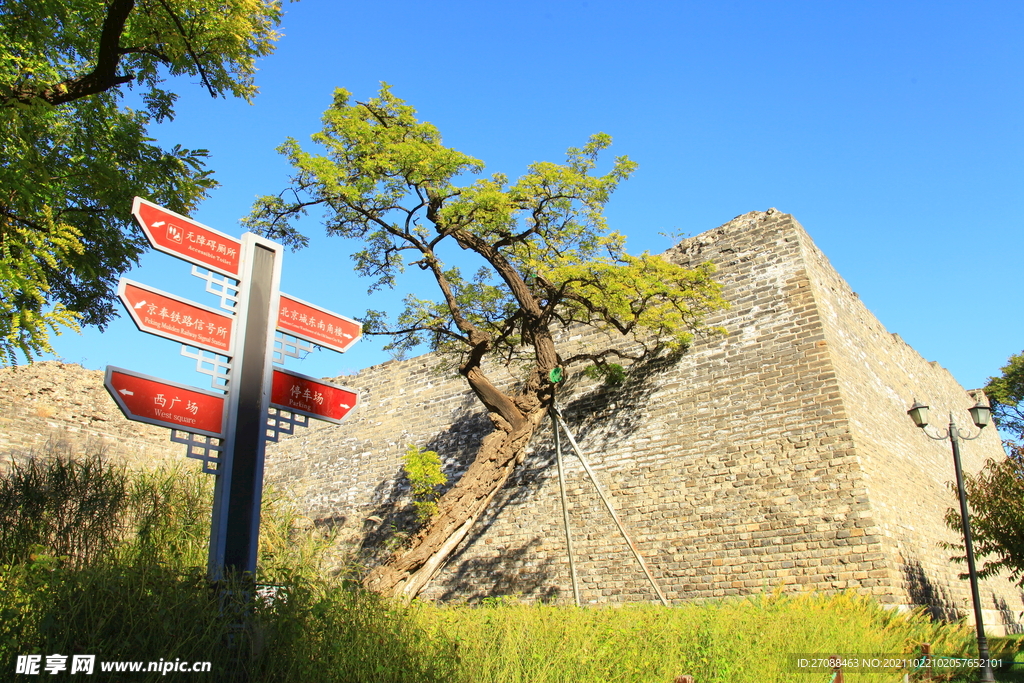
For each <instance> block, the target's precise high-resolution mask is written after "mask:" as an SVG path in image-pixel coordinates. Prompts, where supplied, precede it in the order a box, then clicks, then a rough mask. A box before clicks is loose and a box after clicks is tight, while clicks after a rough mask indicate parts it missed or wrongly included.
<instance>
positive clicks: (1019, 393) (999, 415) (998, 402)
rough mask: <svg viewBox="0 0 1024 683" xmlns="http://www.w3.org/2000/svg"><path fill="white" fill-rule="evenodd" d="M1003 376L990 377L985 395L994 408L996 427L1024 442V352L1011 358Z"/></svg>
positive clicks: (1003, 369)
mask: <svg viewBox="0 0 1024 683" xmlns="http://www.w3.org/2000/svg"><path fill="white" fill-rule="evenodd" d="M1002 371H1003V374H1002V375H1000V376H999V377H989V379H988V385H987V386H986V387H985V394H986V395H987V396H988V398H989V401H990V402H991V406H992V416H993V418H995V422H996V426H997V427H999V428H1000V429H1003V430H1005V431H1008V432H1010V433H1012V434H1013V435H1014V436H1015V437H1016V438H1017V439H1020V440H1024V411H1022V410H1021V408H1022V406H1021V401H1024V352H1022V353H1018V354H1016V355H1013V356H1010V359H1009V361H1008V362H1007V363H1006V365H1004V366H1003V367H1002Z"/></svg>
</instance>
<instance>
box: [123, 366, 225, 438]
mask: <svg viewBox="0 0 1024 683" xmlns="http://www.w3.org/2000/svg"><path fill="white" fill-rule="evenodd" d="M103 386H105V387H106V388H107V391H108V392H110V395H111V396H113V397H114V401H116V402H117V405H118V407H120V408H121V412H122V413H124V414H125V417H127V418H128V419H130V420H135V421H136V422H146V423H148V424H151V425H156V426H158V427H170V428H171V429H180V430H182V431H190V432H192V433H194V434H204V435H206V436H215V437H218V438H220V437H222V436H224V395H223V394H218V393H216V392H213V391H206V390H205V389H197V388H195V387H188V386H185V385H184V384H178V383H177V382H168V381H167V380H165V379H157V378H156V377H150V376H148V375H143V374H140V373H138V372H132V371H131V370H123V369H121V368H115V367H113V366H110V365H108V366H107V374H106V377H104V379H103Z"/></svg>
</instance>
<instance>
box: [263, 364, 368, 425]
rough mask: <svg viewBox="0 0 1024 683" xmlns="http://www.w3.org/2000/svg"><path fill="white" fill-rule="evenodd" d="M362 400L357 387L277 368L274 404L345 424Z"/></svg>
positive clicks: (292, 410)
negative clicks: (343, 421) (356, 389)
mask: <svg viewBox="0 0 1024 683" xmlns="http://www.w3.org/2000/svg"><path fill="white" fill-rule="evenodd" d="M358 404H359V394H358V393H356V392H355V391H354V390H353V389H349V388H348V387H343V386H341V385H338V384H331V383H330V382H325V381H323V380H322V379H316V378H314V377H307V376H306V375H300V374H299V373H297V372H290V371H288V370H279V369H277V368H275V369H274V380H273V383H272V385H271V389H270V405H272V406H273V407H275V408H281V409H282V410H288V411H290V412H293V413H298V414H299V415H306V416H308V417H312V418H315V419H317V420H326V421H327V422H333V423H334V424H341V422H342V420H344V419H345V417H346V416H347V415H348V414H349V413H350V412H352V411H353V410H354V409H355V407H356V406H357V405H358Z"/></svg>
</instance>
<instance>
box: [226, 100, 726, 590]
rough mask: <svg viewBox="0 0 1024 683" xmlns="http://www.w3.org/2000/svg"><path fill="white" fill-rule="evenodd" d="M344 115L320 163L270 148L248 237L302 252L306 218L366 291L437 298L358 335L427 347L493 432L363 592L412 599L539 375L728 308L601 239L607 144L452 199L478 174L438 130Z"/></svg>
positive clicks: (617, 166) (678, 341) (524, 429)
mask: <svg viewBox="0 0 1024 683" xmlns="http://www.w3.org/2000/svg"><path fill="white" fill-rule="evenodd" d="M349 99H350V96H349V93H348V92H346V91H345V90H337V91H336V92H335V95H334V102H333V104H332V106H331V107H330V108H329V109H328V110H327V112H325V114H324V117H323V123H324V127H323V130H322V131H321V132H320V133H318V134H316V135H314V136H313V139H314V141H315V142H317V143H318V144H319V145H321V146H322V147H323V148H325V149H326V155H314V154H311V153H309V152H306V151H304V150H303V149H302V148H300V146H299V144H298V143H297V142H296V141H295V140H292V139H289V140H288V141H286V142H285V143H284V144H283V145H282V147H281V148H280V151H281V152H282V153H284V154H286V155H287V156H288V158H289V159H290V160H291V163H292V165H293V166H294V168H295V176H294V178H293V180H292V183H291V187H290V188H289V189H287V190H286V191H284V192H282V193H280V194H279V195H276V196H266V197H262V198H261V199H259V200H258V202H257V204H256V205H255V206H254V209H253V213H252V214H251V215H250V216H249V218H248V219H246V221H245V222H246V223H247V225H248V227H249V228H250V229H254V230H256V231H258V232H261V233H262V234H264V235H266V236H268V237H271V238H274V239H278V240H281V241H283V242H285V243H286V244H290V245H291V246H294V247H301V246H304V245H305V244H306V238H305V237H304V236H303V235H302V234H301V233H300V232H299V231H298V229H297V228H296V227H295V226H294V224H293V223H294V220H295V219H296V218H297V217H298V216H300V215H302V214H303V213H305V211H306V210H307V209H308V208H309V207H311V206H318V207H321V208H322V209H323V210H324V212H325V221H326V229H327V232H328V233H329V234H331V235H340V236H342V237H348V238H353V239H356V240H359V241H360V242H361V243H362V248H361V249H360V250H359V251H358V252H357V253H355V254H354V255H353V257H354V259H355V263H356V268H357V270H358V272H359V273H360V274H362V275H365V276H368V277H370V278H373V281H372V285H371V291H372V290H374V289H377V288H380V287H393V286H395V284H396V281H397V280H396V279H397V277H398V275H399V274H400V273H401V272H402V270H403V268H404V267H405V266H406V265H408V266H416V267H418V268H420V269H422V270H423V271H425V272H427V273H429V275H430V276H432V278H433V280H434V281H435V282H436V284H437V286H438V289H439V292H440V297H439V300H431V299H425V298H420V297H419V296H417V295H415V294H409V295H408V297H407V298H406V299H405V309H404V311H403V312H402V313H401V314H400V315H399V316H397V320H395V321H391V320H389V318H388V316H387V315H385V314H384V313H382V312H379V311H368V312H367V314H366V320H365V327H364V331H365V332H367V333H372V334H387V335H392V341H391V343H390V344H389V345H388V347H386V348H390V349H392V350H395V351H407V350H411V349H413V348H416V347H418V346H419V345H420V344H421V343H423V342H428V343H429V345H430V347H431V348H432V349H433V350H435V351H439V352H441V354H442V355H443V356H444V357H446V358H448V359H450V361H451V363H452V365H453V366H454V367H457V369H458V372H459V373H460V374H461V375H462V376H463V377H464V378H465V379H466V381H467V382H468V384H469V386H470V388H471V389H472V391H473V392H474V393H475V394H476V396H477V398H478V399H479V400H480V402H481V403H482V404H483V406H484V408H485V409H486V411H487V414H488V416H489V417H490V420H491V422H492V423H493V431H491V432H490V434H488V435H487V436H486V437H485V438H484V439H483V440H482V441H481V443H480V446H479V449H478V451H477V453H476V456H475V458H474V460H473V462H472V464H471V465H470V467H469V468H468V470H467V471H466V472H465V474H463V475H462V477H461V478H460V479H459V480H458V481H457V482H456V483H455V484H454V486H453V487H452V488H450V489H449V490H448V491H447V492H446V493H445V494H444V495H443V496H442V497H441V499H440V500H439V501H438V509H437V512H436V514H435V515H434V516H433V517H431V519H430V520H429V522H428V523H427V524H426V525H424V526H423V527H422V528H421V529H420V530H419V532H418V533H417V534H416V535H415V536H414V537H413V538H412V540H411V544H410V546H409V547H408V548H406V549H405V550H403V551H401V552H398V553H396V554H394V555H393V556H392V557H391V558H390V559H389V560H388V561H387V562H386V563H384V564H383V565H381V566H379V567H377V568H375V569H374V570H373V571H371V572H370V574H369V575H368V576H367V577H366V579H365V580H364V585H365V586H366V587H368V588H370V589H372V590H375V591H377V592H380V593H383V594H388V595H394V596H403V597H405V598H412V597H414V596H415V595H416V594H417V593H419V591H420V590H421V589H422V588H423V586H424V585H425V584H426V582H427V581H428V580H429V579H430V578H431V576H432V575H433V574H434V573H435V572H436V571H437V569H438V568H439V567H440V565H441V564H442V563H443V562H444V560H445V558H446V557H448V556H449V555H450V554H451V553H452V552H453V551H454V550H455V548H456V547H457V546H458V544H459V543H460V542H461V541H462V539H463V538H465V536H466V534H467V533H468V532H469V530H470V528H471V527H472V526H473V524H474V522H475V521H476V520H477V519H478V518H479V517H480V515H481V514H482V513H483V511H484V510H485V509H486V507H487V505H488V503H489V502H490V501H491V499H492V498H493V497H494V495H495V494H496V493H497V492H498V490H499V489H500V488H501V487H502V486H503V485H504V483H505V482H506V481H507V480H508V477H509V476H510V475H511V474H512V472H513V471H514V469H515V467H516V466H517V465H518V464H519V463H520V462H522V460H523V458H524V455H525V449H526V446H527V445H528V443H529V441H530V439H531V437H532V436H533V433H534V431H535V430H536V428H537V426H538V425H539V424H540V422H541V420H542V419H543V418H544V416H545V414H546V411H547V408H548V406H550V404H551V400H552V384H551V382H550V380H549V373H550V371H551V370H552V369H554V368H556V367H567V366H570V365H572V364H575V363H584V362H586V363H590V364H593V365H594V366H595V367H597V368H598V369H599V370H603V371H605V372H606V373H612V372H614V371H615V367H616V364H614V363H612V362H611V361H613V360H622V359H627V360H637V359H639V358H640V357H642V356H644V355H645V354H646V355H650V354H655V353H660V352H662V351H666V352H673V351H674V352H679V351H681V350H682V349H684V348H685V347H686V345H687V344H688V343H689V342H690V340H691V338H692V331H693V330H694V329H695V328H697V327H698V326H700V325H701V323H702V320H703V317H704V315H705V314H706V313H707V312H709V311H713V310H715V309H719V308H722V307H723V306H724V305H725V302H724V301H723V299H722V298H721V295H720V287H719V285H718V284H716V283H715V282H714V281H713V279H712V273H713V270H714V269H713V266H712V265H711V264H709V263H708V264H704V265H702V266H699V267H697V268H695V269H692V270H690V269H686V268H683V267H680V266H678V265H674V264H672V263H669V262H667V261H665V260H664V259H662V258H660V257H658V256H652V255H650V254H647V253H644V254H642V255H640V256H631V255H629V254H628V253H626V251H625V248H624V238H623V237H622V235H620V234H619V233H617V232H614V231H610V230H609V229H608V227H607V225H606V223H605V219H604V216H603V213H602V212H603V207H604V205H605V203H606V202H607V201H608V199H609V197H610V195H611V193H612V192H613V191H614V190H615V188H616V186H617V185H618V184H619V183H620V182H621V181H623V180H625V179H626V178H627V177H628V176H629V175H630V174H631V173H632V172H633V170H634V168H635V164H634V163H633V162H632V161H630V160H629V159H627V158H626V157H618V158H617V159H615V161H614V163H613V164H612V167H611V169H610V170H609V171H608V172H607V173H605V174H603V175H595V174H594V173H593V172H594V169H595V167H596V164H597V159H598V155H599V153H600V152H601V151H603V150H604V149H605V148H607V147H608V146H609V144H610V143H611V138H610V137H609V136H608V135H605V134H598V135H595V136H593V137H592V138H591V139H590V141H589V142H588V143H587V144H586V145H585V146H584V147H582V148H571V149H569V151H568V155H567V156H568V158H567V161H566V163H565V164H554V163H547V162H542V163H535V164H533V165H531V166H530V167H529V169H528V171H527V173H526V174H525V175H523V176H522V177H521V178H520V179H519V180H518V181H516V182H515V183H509V181H508V179H507V178H506V177H505V176H504V175H502V174H495V175H493V176H491V177H490V178H488V179H480V180H477V181H476V182H473V183H470V184H463V185H457V184H456V180H457V179H458V178H459V177H460V176H461V175H463V174H465V173H467V172H468V173H476V174H478V173H480V172H481V171H482V170H483V168H484V165H483V163H482V162H480V161H478V160H477V159H474V158H472V157H470V156H467V155H465V154H462V153H461V152H458V151H456V150H454V149H451V148H448V147H445V146H444V145H443V144H442V142H441V136H440V134H439V132H438V130H437V129H436V128H435V127H434V126H433V125H431V124H429V123H425V122H420V121H418V120H417V119H416V116H415V110H414V109H413V108H412V107H410V106H408V105H406V104H405V103H404V102H403V101H402V100H400V99H398V98H397V97H395V96H394V95H393V94H392V93H391V90H390V88H389V87H388V86H387V85H386V84H385V85H384V86H383V87H382V89H381V91H380V95H379V96H378V97H376V98H373V99H371V100H370V101H368V102H356V103H354V104H350V103H349ZM286 197H287V198H288V199H287V200H286ZM451 246H457V247H459V248H461V249H462V250H464V254H466V255H468V256H463V258H464V259H467V260H469V259H472V260H473V261H474V262H475V263H474V265H476V266H479V269H478V270H477V271H476V273H475V274H474V275H472V276H466V275H464V274H463V272H462V269H461V268H460V267H458V266H455V265H447V264H445V262H444V261H443V260H442V254H441V250H442V249H447V248H450V247H451ZM570 325H590V326H596V327H599V328H602V329H605V330H608V331H610V332H617V333H619V334H621V335H624V336H628V337H630V338H631V339H632V340H633V341H634V342H635V343H634V346H635V347H636V350H635V352H631V351H629V350H625V349H626V348H627V347H625V346H621V345H620V346H613V345H609V346H608V347H607V348H604V349H597V350H593V351H587V352H581V353H577V354H575V355H573V356H571V357H568V358H562V357H561V356H560V355H559V353H558V347H557V344H556V331H557V330H559V329H562V328H565V327H567V326H570ZM485 361H490V362H494V363H497V364H498V366H503V367H506V368H509V369H510V370H512V371H516V372H518V376H519V379H520V382H519V383H518V384H516V385H515V386H514V387H511V388H502V387H499V386H497V385H496V384H495V383H494V382H492V380H491V379H490V377H489V376H488V374H487V373H486V372H485ZM487 367H490V366H487Z"/></svg>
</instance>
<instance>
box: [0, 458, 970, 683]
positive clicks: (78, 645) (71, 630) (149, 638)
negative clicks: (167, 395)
mask: <svg viewBox="0 0 1024 683" xmlns="http://www.w3.org/2000/svg"><path fill="white" fill-rule="evenodd" d="M58 450H59V449H58ZM64 454H65V455H66V451H65V452H64ZM61 482H63V483H61ZM0 490H2V491H4V492H5V493H4V497H2V498H0V514H4V515H7V516H6V517H5V518H4V519H5V522H4V526H8V525H13V526H12V528H16V529H21V531H19V532H18V533H15V534H7V535H5V536H0V553H2V557H4V558H5V559H4V560H3V564H2V566H0V671H6V672H13V667H14V662H15V658H16V656H17V655H19V654H33V653H35V654H42V655H48V654H57V653H59V654H67V655H70V654H95V655H97V659H98V660H101V661H136V660H138V661H147V662H148V661H157V660H159V659H161V658H162V659H164V660H165V661H173V660H174V659H176V658H180V659H181V660H183V661H210V662H212V664H213V669H212V672H213V673H212V675H211V676H210V680H218V681H221V680H232V678H233V674H237V673H239V672H241V671H242V670H243V669H248V671H249V673H250V675H251V677H252V678H251V679H252V680H259V681H296V682H300V681H301V682H302V683H308V682H314V681H325V682H326V681H330V682H335V681H337V682H339V683H340V682H344V681H360V682H367V683H372V682H376V681H381V682H391V681H394V682H396V683H397V682H399V681H403V682H404V681H417V682H424V683H431V682H434V681H437V682H441V681H444V682H446V683H463V682H464V683H470V682H472V683H478V682H480V681H485V682H490V681H501V682H518V681H522V682H523V683H525V682H527V681H529V682H530V683H544V682H547V681H551V682H555V681H570V680H571V681H580V682H590V681H593V682H595V683H596V682H598V681H600V682H601V683H606V682H609V681H612V682H623V683H625V682H636V683H640V682H643V683H648V682H659V681H665V682H666V683H667V682H668V681H671V680H673V678H674V677H675V676H678V675H680V674H684V673H689V674H692V675H694V676H695V677H696V680H697V681H699V682H700V683H708V682H713V681H717V682H721V683H726V682H728V683H742V682H744V681H750V682H754V681H756V682H758V683H763V682H771V681H779V682H782V681H793V680H799V681H806V682H807V683H816V682H817V681H819V680H820V681H826V680H828V675H826V674H821V675H817V674H815V675H803V674H797V673H795V672H794V671H793V670H792V669H791V668H790V666H789V659H788V655H789V654H790V653H799V652H806V653H817V654H820V655H830V654H833V653H891V654H913V653H914V652H915V651H916V650H917V648H918V647H919V645H920V644H921V643H924V642H928V643H931V644H932V646H933V650H934V651H935V652H937V653H942V654H961V653H969V652H970V651H971V647H972V638H971V632H970V631H969V630H968V629H966V628H964V627H963V626H955V625H954V626H949V625H941V624H936V623H934V622H931V621H929V620H928V619H927V618H925V617H924V616H922V615H911V616H901V615H899V614H897V613H895V612H892V611H886V610H884V609H882V608H881V607H879V606H878V605H877V604H875V603H874V602H872V601H871V600H869V599H867V598H864V597H858V596H855V595H852V594H844V595H837V596H832V597H825V596H821V595H809V594H808V595H800V596H782V595H780V594H778V593H776V594H772V595H768V596H760V597H756V598H753V599H744V600H735V601H727V602H721V603H714V604H707V605H682V606H678V607H672V608H663V607H661V606H656V605H630V606H626V607H622V608H620V609H613V608H587V609H577V608H573V607H565V606H554V605H532V606H531V605H523V604H518V603H517V602H516V601H514V600H511V599H503V600H492V601H490V603H491V604H490V605H488V606H483V607H470V606H449V607H439V606H435V605H431V604H426V603H421V602H414V603H413V604H412V605H408V606H405V605H402V604H400V603H396V602H392V601H388V600H385V599H382V598H380V597H378V596H376V595H373V594H370V593H366V592H364V591H361V590H358V589H357V588H355V586H357V585H358V584H357V583H356V582H352V581H346V580H344V578H343V577H339V576H331V575H329V573H328V572H326V571H325V566H324V557H325V555H324V551H325V550H326V549H327V546H328V542H329V541H330V538H329V537H327V536H325V535H324V534H322V533H320V532H319V531H318V530H317V529H315V528H313V529H307V530H304V531H300V530H298V529H297V526H298V525H296V524H295V515H294V513H293V512H292V511H291V509H290V508H289V506H288V505H287V503H286V502H285V501H284V500H282V499H280V498H276V499H272V500H271V501H270V502H269V503H268V504H266V505H265V509H264V526H263V529H262V531H263V533H262V536H261V571H262V572H263V576H262V577H261V579H260V580H261V581H266V582H268V583H274V584H277V585H278V586H281V588H279V589H278V596H277V597H276V598H272V597H266V598H263V599H256V600H254V601H253V609H252V616H251V617H250V618H249V619H248V620H247V623H246V626H245V628H244V629H242V630H239V629H238V627H237V625H238V623H239V622H240V619H239V616H238V615H239V614H240V608H239V605H238V604H237V603H232V600H231V596H236V597H237V596H239V595H242V594H244V593H245V588H244V587H242V586H230V587H228V589H229V590H228V597H227V598H226V599H225V598H224V597H223V594H222V596H221V599H219V600H218V598H217V593H216V592H215V591H212V590H211V588H210V586H209V585H208V584H207V582H206V580H205V578H204V576H203V565H204V563H205V548H206V538H205V536H204V533H205V532H204V531H202V530H205V528H206V526H207V524H208V519H209V508H208V501H209V499H210V496H209V494H210V487H209V481H208V479H207V478H204V475H201V474H200V473H198V472H196V471H192V470H184V469H179V470H176V471H157V472H150V473H141V474H140V473H129V472H126V471H124V470H121V469H118V468H111V467H110V466H109V465H106V464H105V463H103V462H102V461H101V460H99V459H97V458H93V459H86V460H84V461H75V460H68V459H66V458H65V459H63V460H61V459H51V460H49V461H47V462H40V461H37V462H36V463H35V464H29V465H28V466H25V467H22V468H17V469H15V470H13V471H12V472H9V473H7V474H6V475H5V476H3V477H0ZM73 498H80V499H81V500H80V501H79V500H75V499H73ZM12 501H20V503H17V504H18V505H23V504H24V503H25V501H35V504H34V507H31V506H29V507H22V508H21V509H25V510H29V512H26V514H27V515H28V516H29V517H30V518H31V519H33V520H36V522H38V521H40V520H41V521H42V522H44V523H43V524H37V523H35V522H33V523H28V521H24V522H23V523H22V522H19V520H18V519H17V516H16V515H14V514H12V509H13V505H14V504H15V503H12ZM119 501H120V502H119ZM125 501H129V502H130V505H128V504H126V503H125ZM85 510H88V511H89V514H90V515H92V516H94V517H103V516H105V517H106V518H107V519H106V521H105V522H102V523H101V522H98V521H97V522H96V523H95V524H94V526H93V527H89V528H86V526H83V527H82V529H83V530H81V531H80V533H79V534H78V536H77V537H76V538H77V540H75V541H74V542H66V541H62V540H61V537H60V535H54V534H53V533H52V531H53V529H54V528H56V527H47V525H46V524H45V521H46V520H47V519H50V518H51V516H52V515H57V514H58V512H59V513H60V514H63V515H65V517H64V518H62V519H71V518H75V519H79V520H83V519H85V516H82V515H83V514H84V511H85ZM75 515H79V517H75ZM53 519H57V518H56V517H53ZM89 529H91V530H89ZM115 532H116V533H115ZM90 538H92V540H89V539H90ZM96 539H105V540H104V541H103V542H102V543H101V542H99V541H97V540H96ZM59 542H64V543H65V544H64V545H62V546H60V548H61V550H60V551H59V552H60V553H61V554H58V551H57V550H56V546H55V545H54V544H56V543H59ZM221 604H224V606H223V607H221ZM229 638H233V639H234V641H235V642H238V643H240V647H239V648H236V651H240V652H241V655H240V657H239V658H237V659H236V658H234V655H232V651H231V650H230V649H229V648H227V647H226V643H227V642H228V639H229ZM901 678H902V676H901V675H899V674H893V675H891V676H889V675H877V674H870V675H868V674H848V675H847V677H846V680H847V681H851V682H855V681H872V682H874V683H884V682H886V681H890V680H891V681H897V680H901ZM970 678H971V675H967V676H962V677H961V679H960V680H969V679H970ZM97 679H98V680H109V679H104V678H102V677H101V676H97ZM130 680H132V681H157V680H160V681H166V680H195V679H194V678H185V675H183V674H179V675H177V676H176V675H175V674H173V673H172V674H169V675H167V676H162V675H160V674H156V673H150V674H145V673H139V674H132V676H131V679H130ZM936 680H941V679H936Z"/></svg>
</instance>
